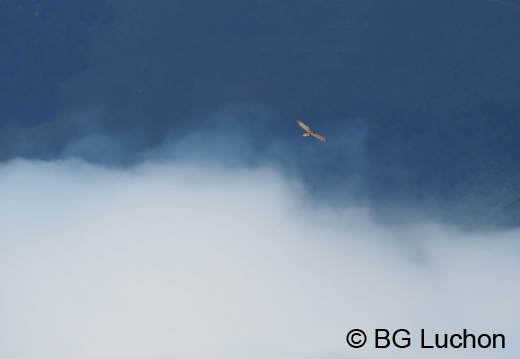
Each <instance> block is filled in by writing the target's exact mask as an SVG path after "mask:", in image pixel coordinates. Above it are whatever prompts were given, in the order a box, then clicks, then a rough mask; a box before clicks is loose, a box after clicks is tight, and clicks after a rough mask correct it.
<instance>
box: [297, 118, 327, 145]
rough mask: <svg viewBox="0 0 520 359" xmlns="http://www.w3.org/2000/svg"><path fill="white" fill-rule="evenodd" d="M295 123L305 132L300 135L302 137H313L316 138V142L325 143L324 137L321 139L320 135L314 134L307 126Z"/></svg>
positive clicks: (298, 122) (300, 122)
mask: <svg viewBox="0 0 520 359" xmlns="http://www.w3.org/2000/svg"><path fill="white" fill-rule="evenodd" d="M296 123H297V124H298V125H299V126H300V127H301V128H303V129H304V130H305V131H306V132H305V133H304V134H303V135H302V136H303V137H309V136H313V137H316V138H317V139H318V140H320V141H323V142H327V139H326V138H325V137H323V136H322V135H320V134H317V133H316V132H314V131H313V130H312V129H311V128H310V127H309V126H307V125H306V124H304V123H303V122H302V121H300V120H298V121H296Z"/></svg>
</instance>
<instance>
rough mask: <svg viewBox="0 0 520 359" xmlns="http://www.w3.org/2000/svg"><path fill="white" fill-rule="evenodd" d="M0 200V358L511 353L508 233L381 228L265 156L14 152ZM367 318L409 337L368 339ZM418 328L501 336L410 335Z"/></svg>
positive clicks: (2, 170)
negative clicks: (223, 158)
mask: <svg viewBox="0 0 520 359" xmlns="http://www.w3.org/2000/svg"><path fill="white" fill-rule="evenodd" d="M0 199H1V200H0V213H1V214H2V215H1V217H0V246H1V250H0V288H1V292H0V357H2V358H9V359H29V358H30V359H33V358H40V359H51V358H52V359H70V358H74V359H83V358H89V359H90V358H96V359H133V358H136V359H137V358H139V359H141V358H146V359H159V358H160V359H163V358H187V359H189V358H197V359H201V358H210V359H214V358H219V359H220V358H253V359H255V358H270V359H277V358H280V359H282V358H283V359H287V358H305V359H311V358H312V359H313V358H330V359H337V358H441V357H442V358H490V357H493V358H518V357H519V354H520V328H519V327H518V324H519V323H520V305H519V303H520V287H519V286H518V276H519V274H520V260H519V259H520V243H519V242H518V239H519V238H520V231H510V232H504V233H473V234H467V233H462V232H459V231H456V230H454V229H450V228H444V227H442V226H441V225H436V224H425V223H418V224H415V225H413V226H407V227H406V228H403V227H400V228H397V227H388V226H384V225H381V224H377V223H375V222H374V221H373V220H371V218H370V216H369V215H368V214H367V212H366V211H364V210H363V209H361V208H343V209H331V208H326V207H318V206H316V205H313V204H312V203H311V201H310V200H309V199H308V198H307V197H306V194H305V189H304V188H303V186H301V185H300V184H299V183H298V182H297V181H293V180H290V179H287V178H285V177H284V176H282V175H280V174H278V173H277V172H276V171H274V170H270V169H269V168H257V169H250V170H240V169H233V170H231V169H226V168H219V167H217V166H214V167H211V166H199V167H197V166H189V165H179V164H175V163H169V164H151V163H149V164H144V165H141V166H139V167H135V168H132V169H127V170H109V169H106V168H102V167H96V166H93V165H86V164H84V163H81V162H75V161H72V160H68V161H61V162H49V163H45V162H26V161H13V162H10V163H8V164H4V165H2V166H1V167H0ZM354 328H360V329H364V330H366V331H367V334H369V340H368V342H367V345H366V347H365V348H362V349H351V348H349V347H348V346H347V344H346V343H345V335H346V334H347V332H348V331H349V330H351V329H354ZM376 328H388V329H391V330H395V329H399V328H406V329H409V330H410V331H411V332H412V346H411V347H410V348H408V349H374V343H373V331H374V329H376ZM421 328H424V329H425V330H426V331H427V332H428V333H432V335H433V333H461V332H462V329H464V328H467V329H468V330H469V331H470V332H473V333H475V334H481V333H489V334H491V333H503V334H504V335H505V336H506V349H458V350H457V349H449V350H446V349H420V348H419V345H420V343H419V338H418V333H419V330H420V329H421Z"/></svg>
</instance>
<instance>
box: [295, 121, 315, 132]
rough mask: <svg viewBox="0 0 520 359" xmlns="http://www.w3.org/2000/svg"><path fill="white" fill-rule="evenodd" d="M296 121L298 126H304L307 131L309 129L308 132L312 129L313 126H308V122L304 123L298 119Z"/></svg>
mask: <svg viewBox="0 0 520 359" xmlns="http://www.w3.org/2000/svg"><path fill="white" fill-rule="evenodd" d="M296 123H297V124H298V126H300V127H301V128H303V129H304V130H305V131H307V132H310V131H312V130H311V128H310V127H309V126H307V125H306V124H304V123H303V122H302V121H300V120H298V121H296Z"/></svg>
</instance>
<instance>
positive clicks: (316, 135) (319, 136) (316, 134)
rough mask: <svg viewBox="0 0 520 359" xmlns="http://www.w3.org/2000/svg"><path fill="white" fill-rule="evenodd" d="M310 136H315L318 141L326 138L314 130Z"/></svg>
mask: <svg viewBox="0 0 520 359" xmlns="http://www.w3.org/2000/svg"><path fill="white" fill-rule="evenodd" d="M311 136H314V137H316V138H317V139H318V140H320V141H323V142H327V139H326V138H325V137H323V136H322V135H320V134H318V133H316V132H314V131H312V132H311Z"/></svg>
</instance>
